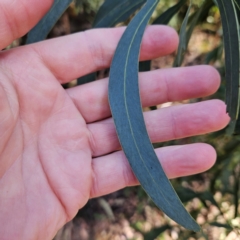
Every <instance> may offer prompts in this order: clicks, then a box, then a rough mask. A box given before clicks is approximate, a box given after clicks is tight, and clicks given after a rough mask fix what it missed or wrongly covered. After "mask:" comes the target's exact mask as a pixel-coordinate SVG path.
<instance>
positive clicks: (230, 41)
mask: <svg viewBox="0 0 240 240" xmlns="http://www.w3.org/2000/svg"><path fill="white" fill-rule="evenodd" d="M217 3H218V6H219V9H220V14H221V18H222V26H223V36H224V47H225V63H226V80H227V84H226V95H227V96H226V103H227V111H228V113H229V115H230V117H231V118H232V120H235V119H237V118H238V115H239V99H240V97H239V63H240V61H239V58H240V52H239V39H240V38H239V26H238V17H237V13H236V9H235V4H234V1H233V0H227V1H225V0H217Z"/></svg>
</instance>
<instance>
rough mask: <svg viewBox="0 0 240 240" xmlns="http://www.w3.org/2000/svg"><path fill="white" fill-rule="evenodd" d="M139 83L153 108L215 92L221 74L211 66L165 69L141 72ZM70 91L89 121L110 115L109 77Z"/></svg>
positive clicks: (145, 103) (143, 102) (146, 104)
mask: <svg viewBox="0 0 240 240" xmlns="http://www.w3.org/2000/svg"><path fill="white" fill-rule="evenodd" d="M139 85H140V92H141V100H142V104H143V106H144V107H149V106H154V105H158V104H161V103H165V102H172V101H181V100H185V99H190V98H199V97H205V96H208V95H211V94H213V93H214V92H215V91H217V89H218V88H219V85H220V76H219V74H218V72H217V71H216V70H215V69H214V68H213V67H210V66H195V67H185V68H171V69H161V70H155V71H151V72H147V73H141V74H140V83H139ZM196 86H197V87H196ZM67 92H68V93H69V95H70V97H71V98H72V100H73V102H74V103H75V105H76V107H77V108H78V110H79V111H80V112H81V114H82V115H83V117H84V119H85V120H86V122H88V123H90V122H95V121H98V120H101V119H105V118H107V117H110V115H111V113H110V108H109V103H108V79H104V80H100V81H96V82H92V83H89V84H84V85H82V86H79V87H75V88H70V89H68V90H67Z"/></svg>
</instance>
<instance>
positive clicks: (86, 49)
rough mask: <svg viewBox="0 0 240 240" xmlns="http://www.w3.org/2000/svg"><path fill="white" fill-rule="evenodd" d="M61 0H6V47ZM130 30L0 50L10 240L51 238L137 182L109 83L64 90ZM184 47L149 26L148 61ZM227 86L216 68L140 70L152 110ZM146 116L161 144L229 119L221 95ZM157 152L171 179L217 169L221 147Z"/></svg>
mask: <svg viewBox="0 0 240 240" xmlns="http://www.w3.org/2000/svg"><path fill="white" fill-rule="evenodd" d="M51 2H52V1H50V0H44V1H42V0H41V1H40V0H38V1H36V2H34V6H33V4H32V3H31V1H29V0H21V1H20V0H19V2H18V3H17V4H19V6H18V7H19V8H18V12H17V13H15V12H14V11H13V9H12V5H11V4H10V3H9V1H8V0H5V1H1V3H0V9H1V10H0V11H2V13H4V14H0V29H1V31H2V34H1V35H2V36H4V38H3V41H2V42H1V43H0V48H4V47H6V46H7V45H8V44H9V43H10V42H11V41H12V40H13V39H14V38H17V37H20V36H21V35H23V34H25V33H26V32H27V31H28V30H29V29H30V28H31V27H32V26H33V25H34V24H35V23H36V22H37V21H38V20H39V19H40V18H41V17H42V15H43V14H44V12H45V11H46V10H47V8H49V4H50V3H51ZM31 5H32V6H31ZM15 7H16V6H15ZM36 7H38V8H36ZM35 9H38V13H36V10H35ZM26 13H28V14H26ZM6 16H8V18H6ZM9 19H13V20H12V21H7V20H9ZM6 22H8V24H6ZM20 23H22V24H20ZM123 31H124V29H123V28H117V29H105V30H103V29H102V30H92V31H88V32H84V33H80V34H75V35H71V36H68V37H63V38H58V39H54V40H49V41H45V42H41V43H37V44H33V45H29V46H25V47H19V48H16V49H13V50H10V51H2V52H0V99H1V102H0V131H1V133H2V135H1V142H0V223H1V227H0V236H1V239H2V240H5V239H6V240H12V239H24V240H28V239H31V240H32V239H51V238H52V237H53V236H54V235H55V234H56V232H57V230H58V229H59V228H61V226H63V225H64V224H65V223H66V222H67V221H69V220H71V219H72V218H73V217H74V215H75V214H76V213H77V211H78V209H80V208H81V207H83V206H84V205H85V204H86V202H87V201H88V199H89V198H92V197H97V196H101V195H104V194H108V193H110V192H113V191H116V190H118V189H120V188H123V187H125V186H131V185H135V184H137V180H136V179H135V177H134V175H133V173H132V171H131V169H130V166H129V164H128V162H127V160H126V158H125V156H124V154H123V152H122V151H121V149H120V145H119V142H118V139H117V136H116V132H115V128H114V124H113V121H112V119H111V113H110V109H109V105H108V99H107V84H108V79H102V80H99V81H97V82H94V83H90V84H86V85H83V86H79V87H74V88H71V89H68V90H64V89H63V88H62V86H61V83H66V82H69V81H71V80H73V79H75V78H77V77H79V76H83V75H85V74H87V73H90V72H94V71H97V70H99V69H104V68H107V67H109V65H110V62H111V59H112V56H113V53H114V50H115V48H116V45H117V42H118V41H119V38H120V36H121V35H122V33H123ZM106 36H107V41H106ZM177 43H178V40H177V35H176V33H175V32H174V31H173V30H172V29H170V28H168V27H163V26H162V27H161V26H154V27H149V28H148V29H147V31H146V34H145V37H144V41H143V46H142V51H141V59H142V60H146V59H152V58H155V57H159V56H163V55H166V54H169V53H171V52H172V51H174V50H175V49H176V47H177ZM196 83H197V87H196ZM218 85H219V76H218V74H217V73H216V71H215V70H214V69H213V68H210V67H207V66H198V67H189V68H179V69H166V70H156V71H153V72H150V73H143V74H141V75H140V87H141V96H142V102H143V105H144V106H152V105H157V104H161V103H164V102H169V101H178V100H183V99H189V98H196V97H203V96H207V95H209V94H212V93H213V92H215V91H216V90H217V88H218ZM210 113H211V114H210ZM209 116H211V117H209ZM145 119H146V124H147V128H148V131H149V135H150V137H151V139H152V141H153V142H156V141H167V140H171V139H177V138H182V137H187V136H192V135H197V134H204V133H207V132H210V131H216V130H218V129H221V128H223V127H224V126H226V124H227V123H228V121H229V118H228V116H227V114H226V109H225V105H224V104H223V103H222V102H221V101H218V100H212V101H206V102H202V103H195V104H191V105H190V104H189V105H180V106H175V107H169V108H165V109H161V110H156V111H152V112H146V113H145ZM156 151H157V154H158V156H159V158H160V161H161V163H162V165H163V167H164V169H165V171H166V173H167V175H168V176H169V177H170V178H173V177H179V176H185V175H189V174H194V173H199V172H201V171H204V170H207V169H208V168H209V167H211V166H212V165H213V163H214V161H215V158H216V155H215V151H214V150H213V149H212V147H210V146H208V145H206V144H200V143H199V144H191V145H186V146H173V147H167V148H161V149H157V150H156Z"/></svg>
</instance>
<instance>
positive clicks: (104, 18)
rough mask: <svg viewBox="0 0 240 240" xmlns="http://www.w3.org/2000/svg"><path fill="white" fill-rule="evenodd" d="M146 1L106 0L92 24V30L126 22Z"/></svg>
mask: <svg viewBox="0 0 240 240" xmlns="http://www.w3.org/2000/svg"><path fill="white" fill-rule="evenodd" d="M145 2H146V0H121V1H119V0H106V1H105V2H104V3H103V4H102V6H101V7H100V9H99V11H98V13H97V15H96V18H95V20H94V23H93V27H94V28H102V27H113V26H115V25H116V24H117V23H120V22H123V21H125V20H127V19H128V18H129V17H130V15H131V14H133V13H134V12H135V11H136V10H137V9H139V8H140V7H141V6H142V5H143V4H144V3H145Z"/></svg>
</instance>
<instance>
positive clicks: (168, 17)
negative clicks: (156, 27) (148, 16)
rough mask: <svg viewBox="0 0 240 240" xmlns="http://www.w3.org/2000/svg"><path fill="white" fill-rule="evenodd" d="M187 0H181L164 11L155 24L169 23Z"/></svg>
mask: <svg viewBox="0 0 240 240" xmlns="http://www.w3.org/2000/svg"><path fill="white" fill-rule="evenodd" d="M186 1H187V0H180V1H179V2H178V3H177V4H176V5H174V6H172V7H170V8H169V9H168V10H166V11H165V12H164V13H162V14H161V15H160V16H159V17H158V18H157V19H156V20H155V21H154V22H153V24H165V25H167V24H168V23H169V21H170V20H171V19H172V17H173V16H174V15H175V14H176V13H177V12H178V11H179V10H180V8H181V7H182V6H183V5H184V4H185V3H186Z"/></svg>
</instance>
